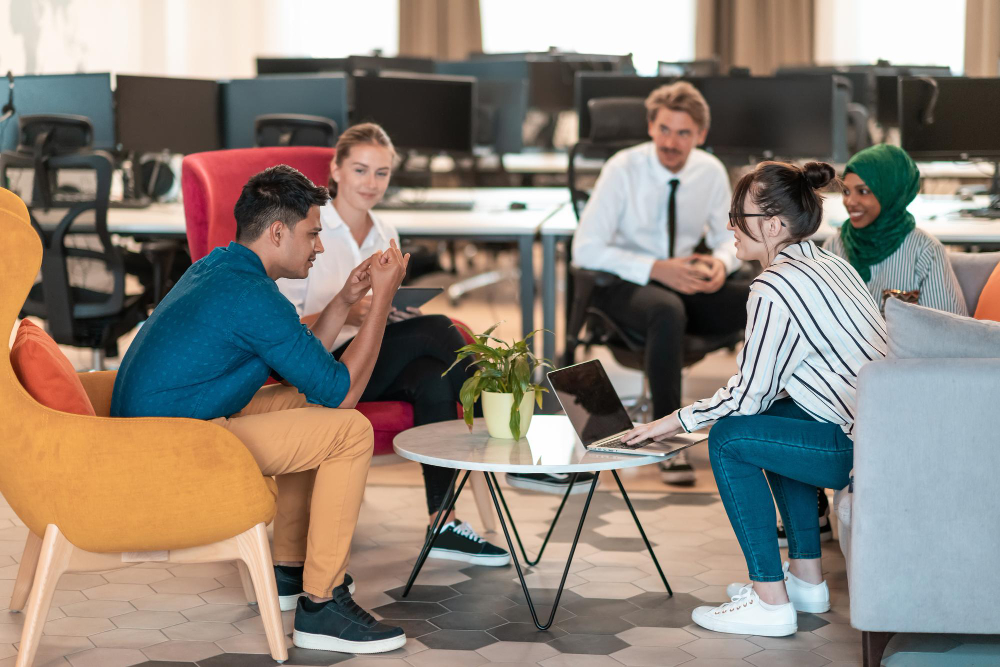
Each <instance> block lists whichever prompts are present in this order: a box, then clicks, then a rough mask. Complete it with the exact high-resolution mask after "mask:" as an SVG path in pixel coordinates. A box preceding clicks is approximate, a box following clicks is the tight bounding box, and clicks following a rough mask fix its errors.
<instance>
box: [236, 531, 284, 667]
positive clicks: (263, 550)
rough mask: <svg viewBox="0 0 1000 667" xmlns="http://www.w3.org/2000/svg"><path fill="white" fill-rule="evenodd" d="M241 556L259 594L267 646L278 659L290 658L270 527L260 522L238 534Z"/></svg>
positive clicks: (259, 608) (258, 605)
mask: <svg viewBox="0 0 1000 667" xmlns="http://www.w3.org/2000/svg"><path fill="white" fill-rule="evenodd" d="M236 544H237V546H238V547H239V550H240V558H241V559H242V560H243V562H244V563H246V567H247V570H248V571H249V574H250V578H251V579H252V580H253V587H254V590H255V591H256V593H257V595H256V597H257V609H258V610H259V611H260V616H261V620H262V621H263V622H264V632H265V634H266V635H267V645H268V647H269V648H270V649H271V657H272V658H274V659H275V660H276V661H278V662H284V661H285V660H288V648H287V647H286V646H285V630H284V626H283V625H282V622H281V609H280V608H279V607H278V584H277V583H276V582H275V581H274V565H273V563H272V562H271V545H270V543H269V542H268V541H267V527H266V526H265V525H264V524H263V523H258V524H257V525H256V526H254V527H253V528H251V529H250V530H248V531H246V532H245V533H242V534H240V535H237V536H236Z"/></svg>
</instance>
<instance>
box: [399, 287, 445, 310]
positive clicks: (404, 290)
mask: <svg viewBox="0 0 1000 667" xmlns="http://www.w3.org/2000/svg"><path fill="white" fill-rule="evenodd" d="M443 291H444V288H443V287H400V288H399V289H398V290H396V296H394V297H392V307H393V308H395V309H396V310H406V309H407V308H419V307H420V306H422V305H424V304H425V303H427V302H428V301H430V300H431V299H433V298H434V297H436V296H437V295H438V294H440V293H441V292H443Z"/></svg>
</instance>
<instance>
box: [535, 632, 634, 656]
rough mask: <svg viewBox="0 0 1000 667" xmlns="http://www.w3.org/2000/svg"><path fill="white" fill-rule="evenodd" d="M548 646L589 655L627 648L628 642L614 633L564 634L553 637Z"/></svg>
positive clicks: (604, 653)
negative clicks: (556, 637)
mask: <svg viewBox="0 0 1000 667" xmlns="http://www.w3.org/2000/svg"><path fill="white" fill-rule="evenodd" d="M549 646H551V647H552V648H554V649H555V650H557V651H559V652H560V653H584V654H589V655H611V654H612V653H614V652H616V651H620V650H622V649H624V648H628V644H626V643H625V642H623V641H622V640H621V639H618V637H615V636H614V635H566V636H564V637H559V638H558V639H553V640H552V641H550V642H549Z"/></svg>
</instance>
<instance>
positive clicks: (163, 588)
mask: <svg viewBox="0 0 1000 667" xmlns="http://www.w3.org/2000/svg"><path fill="white" fill-rule="evenodd" d="M150 587H152V589H153V590H154V591H156V592H157V593H173V594H175V595H185V594H187V595H197V594H198V593H204V592H206V591H211V590H215V589H216V588H222V584H220V583H219V582H218V581H216V580H215V579H209V578H207V577H173V578H171V579H164V580H163V581H155V582H153V583H152V584H150Z"/></svg>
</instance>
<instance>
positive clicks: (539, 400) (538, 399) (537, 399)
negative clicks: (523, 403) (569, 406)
mask: <svg viewBox="0 0 1000 667" xmlns="http://www.w3.org/2000/svg"><path fill="white" fill-rule="evenodd" d="M543 393H545V388H544V387H539V386H538V385H537V384H536V385H535V403H537V404H538V409H539V410H541V409H542V394H543Z"/></svg>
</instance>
